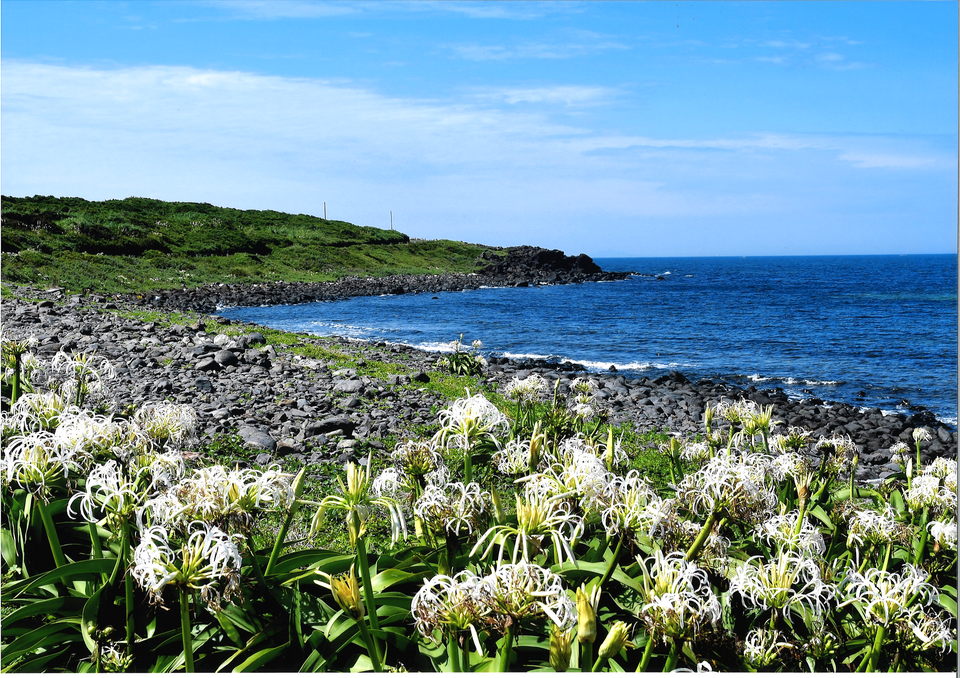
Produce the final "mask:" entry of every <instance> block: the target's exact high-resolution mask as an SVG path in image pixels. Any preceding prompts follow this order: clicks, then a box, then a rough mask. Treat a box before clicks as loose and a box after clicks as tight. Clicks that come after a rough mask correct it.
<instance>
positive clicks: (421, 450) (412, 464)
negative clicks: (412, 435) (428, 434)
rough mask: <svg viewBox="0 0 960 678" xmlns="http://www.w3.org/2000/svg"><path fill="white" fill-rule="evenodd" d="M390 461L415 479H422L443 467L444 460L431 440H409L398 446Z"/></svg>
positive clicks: (391, 454)
mask: <svg viewBox="0 0 960 678" xmlns="http://www.w3.org/2000/svg"><path fill="white" fill-rule="evenodd" d="M390 459H391V461H393V463H394V464H396V465H397V468H399V469H401V470H402V471H403V472H404V473H406V474H408V475H411V476H413V477H415V478H422V477H423V476H425V475H427V474H428V473H430V472H432V471H435V470H436V469H437V468H438V467H440V466H442V465H443V458H442V457H441V456H440V453H439V452H437V450H436V449H435V448H434V446H433V443H432V442H431V441H429V440H407V441H406V442H403V443H400V444H398V445H397V446H396V447H395V448H394V450H393V452H391V453H390Z"/></svg>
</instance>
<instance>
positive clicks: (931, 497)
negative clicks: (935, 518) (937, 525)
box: [903, 474, 957, 513]
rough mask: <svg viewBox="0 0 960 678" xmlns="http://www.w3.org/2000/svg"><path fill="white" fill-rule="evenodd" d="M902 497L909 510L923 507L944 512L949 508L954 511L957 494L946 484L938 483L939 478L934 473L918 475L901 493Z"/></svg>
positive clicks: (918, 509)
mask: <svg viewBox="0 0 960 678" xmlns="http://www.w3.org/2000/svg"><path fill="white" fill-rule="evenodd" d="M903 498H904V500H905V501H906V502H907V506H908V507H909V508H910V510H911V511H921V510H923V509H925V508H927V509H930V510H932V511H933V512H934V513H936V512H938V511H942V512H946V511H950V510H951V509H952V510H953V511H954V512H955V511H956V506H957V496H956V494H955V493H954V492H951V491H949V488H948V487H946V485H944V486H941V485H940V479H939V478H937V477H936V476H934V475H922V474H921V475H918V476H916V477H915V478H914V479H913V482H912V483H911V484H910V488H909V489H908V490H907V491H906V492H904V493H903Z"/></svg>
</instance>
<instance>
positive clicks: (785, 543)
mask: <svg viewBox="0 0 960 678" xmlns="http://www.w3.org/2000/svg"><path fill="white" fill-rule="evenodd" d="M755 532H756V535H757V536H758V537H759V538H760V539H762V540H763V541H765V542H766V543H767V544H769V545H771V546H776V547H779V548H781V549H789V550H791V551H798V552H800V553H803V554H808V555H823V553H824V551H826V545H825V544H824V541H823V535H822V534H820V531H819V530H817V529H816V528H815V527H814V526H813V524H812V523H811V522H810V521H809V520H808V519H807V516H803V518H801V517H800V511H798V510H793V511H790V512H789V513H782V514H778V515H775V516H771V517H770V518H768V519H767V520H765V521H763V522H762V523H760V524H759V525H758V526H757V528H756V530H755Z"/></svg>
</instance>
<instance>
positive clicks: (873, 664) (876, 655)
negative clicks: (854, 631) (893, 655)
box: [867, 626, 887, 673]
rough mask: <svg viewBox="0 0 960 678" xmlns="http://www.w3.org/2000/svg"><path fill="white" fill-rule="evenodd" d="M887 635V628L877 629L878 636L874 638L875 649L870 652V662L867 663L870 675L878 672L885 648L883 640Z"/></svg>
mask: <svg viewBox="0 0 960 678" xmlns="http://www.w3.org/2000/svg"><path fill="white" fill-rule="evenodd" d="M886 633H887V627H886V626H878V627H877V635H876V636H874V638H873V648H871V650H870V661H868V662H867V672H868V673H873V672H874V671H876V670H877V663H878V662H879V661H880V651H881V649H882V648H883V639H884V636H885V635H886Z"/></svg>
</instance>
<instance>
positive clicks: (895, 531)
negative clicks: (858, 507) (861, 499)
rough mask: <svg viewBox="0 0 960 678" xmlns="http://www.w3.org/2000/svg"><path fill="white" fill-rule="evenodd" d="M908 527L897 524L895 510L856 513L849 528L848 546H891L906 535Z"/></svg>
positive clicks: (852, 516)
mask: <svg viewBox="0 0 960 678" xmlns="http://www.w3.org/2000/svg"><path fill="white" fill-rule="evenodd" d="M905 530H906V526H905V525H902V524H900V523H898V522H897V520H896V517H895V516H894V513H893V509H892V508H891V507H890V506H884V509H883V511H882V512H879V511H874V510H872V509H864V510H862V511H854V512H853V513H852V514H851V516H850V521H849V523H848V526H847V544H856V545H857V546H862V545H863V544H864V543H871V544H889V543H891V542H894V541H897V540H898V539H899V538H900V537H901V536H903V535H904V534H905Z"/></svg>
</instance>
